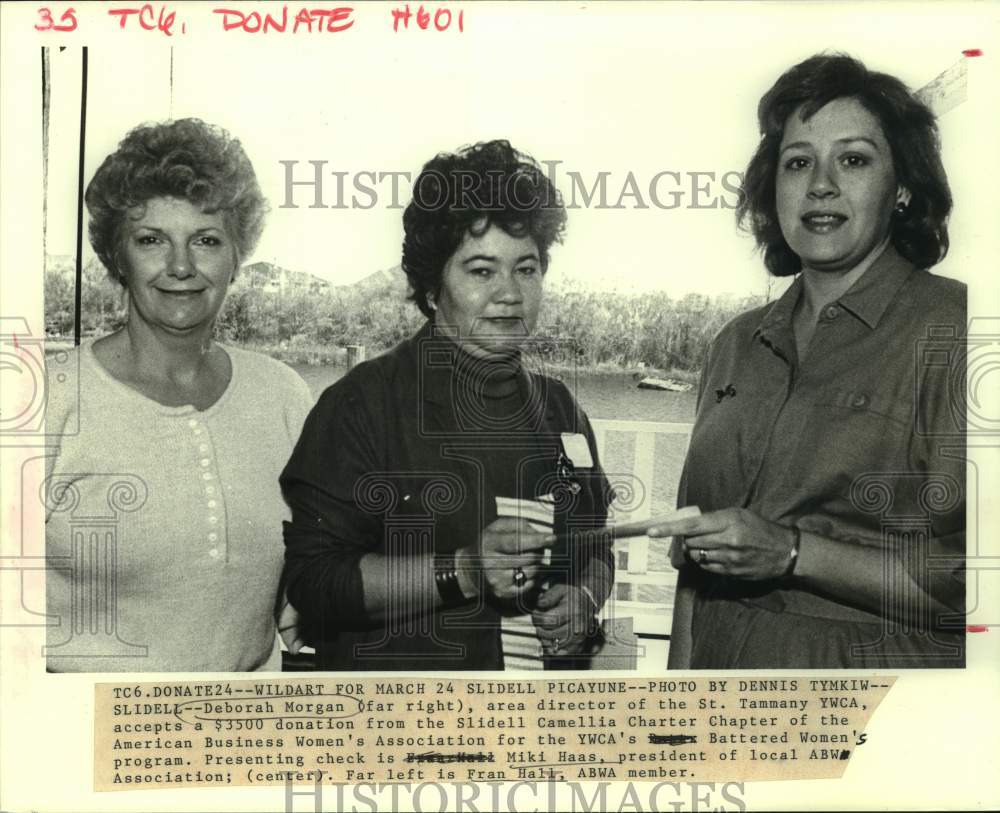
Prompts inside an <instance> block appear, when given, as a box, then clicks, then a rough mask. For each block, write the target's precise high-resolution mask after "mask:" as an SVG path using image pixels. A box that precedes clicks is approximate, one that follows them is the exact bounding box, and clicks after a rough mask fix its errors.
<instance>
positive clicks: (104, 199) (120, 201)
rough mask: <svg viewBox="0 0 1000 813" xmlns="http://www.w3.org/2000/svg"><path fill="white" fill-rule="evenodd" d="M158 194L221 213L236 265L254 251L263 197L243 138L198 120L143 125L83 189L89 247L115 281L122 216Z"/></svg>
mask: <svg viewBox="0 0 1000 813" xmlns="http://www.w3.org/2000/svg"><path fill="white" fill-rule="evenodd" d="M158 197H173V198H181V199H184V200H187V201H189V202H190V203H192V204H194V205H196V206H199V207H200V208H202V209H203V210H205V211H206V212H217V211H221V212H222V213H223V217H224V220H225V223H226V229H227V231H228V232H229V236H230V238H231V239H232V240H233V242H234V243H235V245H236V251H237V263H238V262H239V261H240V260H242V259H243V258H244V257H246V256H247V255H249V254H250V252H252V251H253V249H254V247H255V246H256V245H257V240H258V239H259V238H260V233H261V231H262V229H263V226H264V214H265V212H266V211H267V202H266V201H265V200H264V196H263V195H262V194H261V191H260V186H259V185H258V184H257V176H256V174H255V173H254V170H253V165H252V164H251V163H250V159H249V158H247V155H246V153H245V152H244V151H243V147H242V146H241V145H240V142H239V141H238V140H237V139H235V138H233V137H232V136H230V135H229V133H227V132H226V131H225V130H223V129H222V128H221V127H216V126H214V125H211V124H206V123H205V122H204V121H202V120H200V119H178V120H176V121H169V122H164V123H161V124H144V125H140V126H138V127H136V128H135V129H133V130H131V131H130V132H129V133H128V135H126V136H125V138H124V139H122V142H121V143H120V144H119V145H118V149H117V150H115V151H114V152H113V153H111V155H109V156H108V157H107V158H105V159H104V163H102V164H101V166H100V167H99V168H98V170H97V172H95V173H94V177H93V179H92V180H91V181H90V184H89V185H88V186H87V193H86V196H85V199H86V202H87V210H88V211H89V212H90V244H91V245H92V246H93V247H94V251H95V252H96V253H97V256H98V258H99V259H100V261H101V262H102V263H103V264H104V267H105V268H107V269H108V273H109V274H111V276H112V278H113V279H115V280H117V281H118V282H119V283H121V284H122V285H125V283H126V279H125V270H124V269H122V268H121V267H120V265H121V263H120V260H119V258H118V251H119V248H120V246H121V239H122V227H123V225H124V223H125V217H126V213H127V212H128V210H129V209H131V208H133V207H135V206H142V205H143V204H145V203H146V202H147V201H150V200H152V199H153V198H158Z"/></svg>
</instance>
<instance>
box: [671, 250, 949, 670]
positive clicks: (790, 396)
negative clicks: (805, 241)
mask: <svg viewBox="0 0 1000 813" xmlns="http://www.w3.org/2000/svg"><path fill="white" fill-rule="evenodd" d="M801 291H802V281H801V279H797V280H796V281H795V282H794V283H793V284H792V286H791V287H790V288H789V289H788V291H787V292H786V293H785V294H784V295H783V296H782V297H781V298H780V299H778V300H777V301H776V302H774V303H771V304H769V305H766V306H765V307H763V308H759V309H757V310H754V311H750V312H748V313H745V314H743V315H741V316H739V317H737V318H736V319H734V320H733V321H732V322H731V323H729V324H728V325H727V326H726V327H725V328H723V330H722V331H721V333H720V334H719V336H718V337H717V338H716V340H715V342H714V343H713V345H712V347H711V350H710V352H709V357H708V360H707V363H706V364H705V368H704V371H703V373H702V381H701V390H700V395H699V402H698V414H697V420H696V423H695V426H694V430H693V433H692V437H691V445H690V448H689V451H688V456H687V461H686V463H685V469H684V475H683V479H682V485H681V492H680V497H679V501H680V504H681V505H697V506H699V507H700V508H701V510H702V511H712V510H717V509H721V508H727V507H732V506H742V507H746V508H748V509H750V510H752V511H754V512H756V513H757V514H759V515H760V516H762V517H763V518H765V519H767V520H770V521H772V522H775V523H778V524H781V525H786V526H788V525H796V526H798V527H799V528H800V529H802V530H803V531H804V532H806V533H814V534H817V535H819V536H822V537H829V538H834V539H838V540H844V541H849V542H852V543H854V544H856V545H858V546H869V547H877V548H881V549H883V550H884V551H886V552H887V553H893V554H895V555H894V556H888V555H887V556H886V557H885V558H884V562H885V567H886V570H885V573H884V579H885V584H886V585H887V588H886V598H885V602H886V604H885V608H886V612H885V615H884V616H883V615H877V614H874V613H870V612H867V611H866V610H864V609H861V608H859V607H855V606H851V605H850V604H848V603H846V602H844V601H840V600H838V599H835V598H832V597H828V596H825V595H821V594H819V593H815V592H808V591H806V590H803V589H799V588H798V587H797V586H796V585H794V583H793V584H783V583H780V582H763V583H762V582H749V581H741V580H739V579H732V578H724V577H713V576H709V575H707V574H705V573H704V572H703V571H700V570H697V569H696V568H695V567H694V566H693V565H691V564H688V565H685V567H687V568H689V569H690V576H691V578H694V579H695V580H696V583H697V599H696V603H695V607H694V622H693V627H692V636H693V650H692V658H693V660H692V667H693V668H706V669H707V668H738V667H743V668H768V667H770V668H781V667H785V668H792V667H845V668H846V667H861V666H869V667H870V666H896V667H899V666H903V667H907V666H913V667H918V666H919V667H929V666H960V665H962V664H963V662H964V637H963V630H964V619H963V618H962V614H963V613H964V600H965V592H964V554H965V439H964V403H963V401H962V400H961V394H962V392H963V388H962V384H963V383H964V353H963V342H964V340H963V338H962V337H963V336H964V333H965V324H966V289H965V286H964V285H963V284H961V283H959V282H956V281H954V280H949V279H944V278H942V277H937V276H934V275H932V274H930V273H928V272H926V271H919V270H916V269H914V268H913V267H912V266H911V265H910V264H909V263H908V262H907V261H906V260H904V259H902V258H901V257H900V256H899V255H898V254H897V253H896V252H895V251H894V250H893V249H892V248H891V247H889V248H888V249H887V250H886V252H885V253H884V254H883V255H882V256H881V257H880V258H879V259H878V260H877V261H876V262H875V263H874V264H873V265H872V267H871V268H870V269H869V270H868V271H867V272H866V273H865V274H864V275H863V276H862V277H861V278H860V279H859V280H858V281H857V282H856V283H855V284H854V285H853V286H852V287H851V288H850V290H848V291H847V292H846V293H845V294H844V295H843V296H841V297H840V299H839V300H837V301H836V302H833V303H831V304H830V305H828V306H827V307H826V308H825V309H824V311H823V313H822V314H821V315H820V318H819V323H818V325H817V327H816V331H815V334H814V336H813V338H812V341H811V344H810V346H809V350H808V356H807V358H806V359H805V360H804V361H800V360H799V359H798V357H797V354H796V349H795V337H794V333H793V329H792V313H793V311H794V308H795V305H796V303H797V302H798V299H799V296H800V295H801ZM907 577H909V579H912V580H914V581H915V582H916V583H917V584H919V585H920V586H921V587H922V588H923V589H924V590H925V591H926V592H928V593H929V594H930V595H933V596H934V597H935V598H937V599H938V600H940V601H941V602H942V603H943V604H944V605H945V606H947V607H949V608H950V609H952V610H954V614H953V615H951V616H949V617H947V618H940V617H932V615H931V612H930V608H929V607H926V612H923V611H919V609H918V611H917V613H916V615H914V614H913V613H912V612H911V613H910V614H909V615H907V613H906V612H904V611H902V609H901V607H902V606H903V605H906V606H908V607H910V608H911V610H912V608H913V606H914V602H913V601H909V602H907V601H904V598H905V595H904V593H903V592H902V591H905V590H908V589H912V586H908V579H907ZM917 603H918V604H919V602H917Z"/></svg>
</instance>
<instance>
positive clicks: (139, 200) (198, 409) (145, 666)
mask: <svg viewBox="0 0 1000 813" xmlns="http://www.w3.org/2000/svg"><path fill="white" fill-rule="evenodd" d="M86 201H87V208H88V210H89V212H90V239H91V243H92V245H93V247H94V250H95V251H96V253H97V256H98V257H99V258H100V260H101V262H102V263H103V264H104V265H105V267H106V268H107V270H108V273H109V274H110V275H111V277H112V278H113V279H115V280H116V281H117V282H118V283H120V284H121V285H122V288H123V289H124V293H125V297H126V299H127V303H128V317H127V321H126V323H125V326H124V327H123V328H122V329H121V330H119V331H118V332H116V333H113V334H111V335H109V336H104V337H102V338H99V339H97V340H96V341H88V342H85V343H84V344H83V345H82V346H81V347H80V348H79V350H78V351H77V352H78V354H79V358H78V364H71V365H69V366H70V368H74V367H77V368H78V369H79V375H80V378H79V382H78V387H72V386H71V387H65V386H63V387H61V388H58V389H56V390H55V392H56V393H57V394H58V395H60V397H58V398H53V399H52V400H50V402H49V404H48V405H47V409H46V423H47V426H48V432H49V433H50V434H54V435H57V436H58V438H59V448H58V451H57V454H56V455H55V456H54V457H51V458H49V463H50V468H49V476H48V480H47V491H46V494H47V499H46V507H47V515H46V546H47V556H48V557H49V563H50V567H49V570H48V578H47V592H48V608H49V609H48V611H49V613H50V614H54V615H57V616H58V617H59V618H60V625H59V626H58V627H51V626H50V627H49V639H48V640H49V643H48V647H47V657H48V668H49V669H50V670H52V671H140V670H141V671H168V670H169V671H177V670H183V671H199V670H211V671H249V670H258V669H267V670H277V669H280V663H281V661H280V649H279V646H278V640H277V636H276V627H275V607H276V595H277V592H278V580H279V577H280V574H281V560H282V548H281V543H280V539H278V538H277V537H276V532H277V529H278V527H279V523H280V522H281V520H282V519H283V518H284V517H285V516H286V511H287V509H286V507H285V505H284V503H283V501H282V499H281V494H280V491H279V489H278V488H277V484H276V480H277V477H278V474H279V472H280V469H281V465H280V464H281V462H282V461H284V460H286V459H287V457H288V454H289V453H290V451H291V449H292V445H293V443H294V440H295V438H296V437H297V435H298V431H299V429H300V427H301V425H302V421H303V420H304V419H305V415H306V413H307V412H308V410H309V407H310V404H311V401H312V399H311V398H310V395H309V390H308V388H307V387H306V385H305V383H304V382H303V381H302V379H300V378H299V377H298V376H297V375H296V374H295V373H294V372H293V371H292V370H291V369H289V368H288V367H286V366H285V365H283V364H280V363H278V362H276V361H273V360H271V359H268V358H265V357H263V356H259V355H257V354H255V353H249V352H246V351H243V350H238V349H236V348H232V347H223V346H222V345H220V344H218V343H216V342H215V341H213V339H212V328H213V325H214V323H215V318H216V316H217V315H218V313H219V310H220V309H221V308H222V304H223V302H224V300H225V298H226V292H227V291H228V289H229V285H230V284H231V283H232V281H233V280H234V278H235V276H236V271H237V269H238V268H239V265H240V262H241V261H242V260H243V259H244V258H245V257H246V256H247V255H248V254H249V253H250V252H251V251H252V250H253V248H254V246H255V245H256V243H257V239H258V238H259V236H260V233H261V227H262V223H263V215H264V212H265V208H266V204H265V201H264V198H263V197H262V195H261V193H260V189H259V187H258V185H257V179H256V176H255V174H254V170H253V167H252V166H251V164H250V161H249V159H248V158H247V156H246V154H245V153H244V151H243V148H242V147H241V146H240V143H239V142H238V141H237V140H235V139H234V138H231V137H230V136H229V134H228V133H226V132H225V131H224V130H221V129H219V128H217V127H213V126H211V125H208V124H206V123H204V122H202V121H199V120H197V119H182V120H179V121H172V122H169V123H166V124H155V125H148V126H140V127H137V128H136V129H134V130H132V131H131V132H130V133H129V134H128V135H127V136H126V137H125V139H124V140H123V141H122V142H121V144H120V145H119V147H118V149H117V150H116V151H115V152H114V153H113V154H111V155H110V156H108V158H107V159H105V161H104V163H103V164H102V165H101V167H100V168H99V169H98V170H97V172H96V174H95V175H94V178H93V180H91V182H90V185H89V186H88V187H87V194H86ZM68 392H72V394H73V395H74V396H75V397H74V398H72V399H68V398H67V399H63V398H62V397H61V394H65V393H68ZM112 493H114V494H115V495H117V496H116V497H115V498H114V499H112ZM113 503H114V504H113ZM109 506H110V507H112V508H113V509H116V511H117V513H116V512H115V511H113V512H112V514H111V515H110V518H112V519H115V518H118V522H117V524H116V525H115V526H114V527H115V528H116V529H117V531H116V532H117V537H116V540H115V542H114V546H113V550H110V551H108V550H104V551H103V552H95V550H94V549H93V545H92V542H93V541H94V540H85V539H82V538H80V534H79V533H78V532H76V531H74V521H75V520H76V519H77V518H78V517H79V516H94V515H101V516H104V515H107V513H108V508H109ZM60 561H61V562H64V563H65V565H66V567H65V568H63V567H60V566H59V562H60ZM87 597H90V598H92V599H93V602H94V603H93V604H92V605H91V604H90V598H87ZM280 604H281V605H282V612H283V617H284V620H283V621H282V626H283V627H286V626H287V627H288V628H289V630H291V629H292V623H293V618H294V611H293V610H291V608H290V607H288V606H287V605H286V604H285V603H284V602H280ZM98 613H101V614H103V617H102V618H99V619H98V618H97V614H98ZM289 640H290V645H291V646H292V648H295V646H296V645H297V644H296V642H295V641H294V638H292V639H289Z"/></svg>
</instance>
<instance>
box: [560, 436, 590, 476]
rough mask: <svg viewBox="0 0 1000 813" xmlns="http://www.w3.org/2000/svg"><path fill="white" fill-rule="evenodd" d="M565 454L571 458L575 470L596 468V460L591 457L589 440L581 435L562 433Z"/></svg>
mask: <svg viewBox="0 0 1000 813" xmlns="http://www.w3.org/2000/svg"><path fill="white" fill-rule="evenodd" d="M562 445H563V454H564V455H566V457H567V458H569V462H570V463H572V464H573V468H575V469H592V468H594V458H593V457H591V456H590V447H589V446H588V445H587V439H586V438H585V437H584V436H583V435H581V434H580V433H578V432H577V433H572V432H563V433H562Z"/></svg>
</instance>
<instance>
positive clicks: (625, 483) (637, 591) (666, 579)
mask: <svg viewBox="0 0 1000 813" xmlns="http://www.w3.org/2000/svg"><path fill="white" fill-rule="evenodd" d="M591 423H592V424H593V427H594V434H595V436H596V439H597V450H598V454H599V455H600V459H601V463H602V465H603V466H604V468H605V471H607V472H608V475H609V478H610V479H611V481H612V485H617V486H619V488H617V489H616V490H617V491H619V497H620V498H622V497H624V499H620V500H617V501H616V502H615V503H614V504H613V505H612V511H613V519H614V521H615V522H634V521H639V520H643V519H647V518H649V517H651V516H653V512H654V508H655V509H656V510H657V512H666V511H669V510H671V509H672V508H673V504H672V501H671V504H666V505H662V506H661V505H657V506H654V502H653V493H654V491H653V487H654V483H655V481H656V473H657V465H656V463H657V460H656V449H657V439H658V438H659V437H661V436H672V437H677V436H681V437H682V438H683V446H682V448H679V449H677V455H676V461H677V462H676V466H675V468H674V469H672V470H671V471H670V472H669V474H670V475H671V478H672V479H673V481H674V482H677V481H678V480H679V479H680V466H681V465H682V463H683V459H684V453H685V452H686V451H687V442H688V438H689V437H690V434H691V426H692V425H691V424H690V423H661V422H652V421H615V420H594V421H592V422H591ZM615 433H621V434H623V435H625V436H626V438H627V437H628V436H632V438H633V442H632V459H631V460H630V461H629V460H621V459H618V455H617V454H612V455H610V456H609V454H608V450H609V439H610V438H611V437H612V436H613V435H614V434H615ZM660 474H661V475H662V474H663V472H662V471H661V472H660ZM650 544H651V542H650V539H649V538H648V537H645V536H637V537H633V538H631V539H622V540H619V541H617V542H615V547H614V550H615V557H616V565H617V568H616V573H615V587H614V590H613V591H612V594H611V598H610V599H609V600H608V602H607V604H606V605H605V607H604V612H603V613H602V616H603V621H604V628H605V630H606V632H608V631H613V635H614V637H615V639H616V646H615V649H617V650H623V651H624V650H627V649H628V644H627V642H626V641H624V640H623V636H626V635H631V636H635V637H637V638H638V639H639V640H638V641H635V640H633V644H634V648H633V655H632V657H631V662H630V663H629V664H628V665H627V666H626V665H623V663H621V658H620V657H618V656H614V657H612V658H610V659H609V662H608V663H604V664H595V667H596V668H635V667H636V665H637V662H638V661H639V660H640V659H642V660H646V659H650V661H656V662H659V661H661V660H662V666H663V667H664V668H665V667H666V642H665V641H664V642H662V643H657V642H656V641H655V640H654V639H653V638H651V637H649V636H667V635H669V632H670V615H671V612H672V610H673V600H672V599H673V595H672V591H673V587H674V584H675V582H676V572H675V571H674V570H673V569H672V568H670V567H669V564H668V563H667V558H666V555H665V551H664V555H661V556H659V557H657V558H659V559H660V561H661V562H662V563H663V566H662V567H660V568H658V569H650ZM652 544H656V545H665V544H666V542H665V541H662V540H656V541H655V542H653V543H652ZM644 586H645V587H659V588H662V590H661V591H659V592H661V593H663V594H669V595H664V598H663V600H656V599H648V598H644V597H643V596H642V595H641V592H642V591H641V588H642V587H644ZM503 643H504V655H505V659H506V666H507V668H508V669H540V668H541V666H542V660H541V647H540V645H539V644H538V640H537V639H536V638H535V635H534V629H533V628H532V626H531V619H530V618H527V617H516V618H508V619H504V622H503ZM625 659H626V660H629V658H628V657H627V656H626V658H625Z"/></svg>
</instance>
